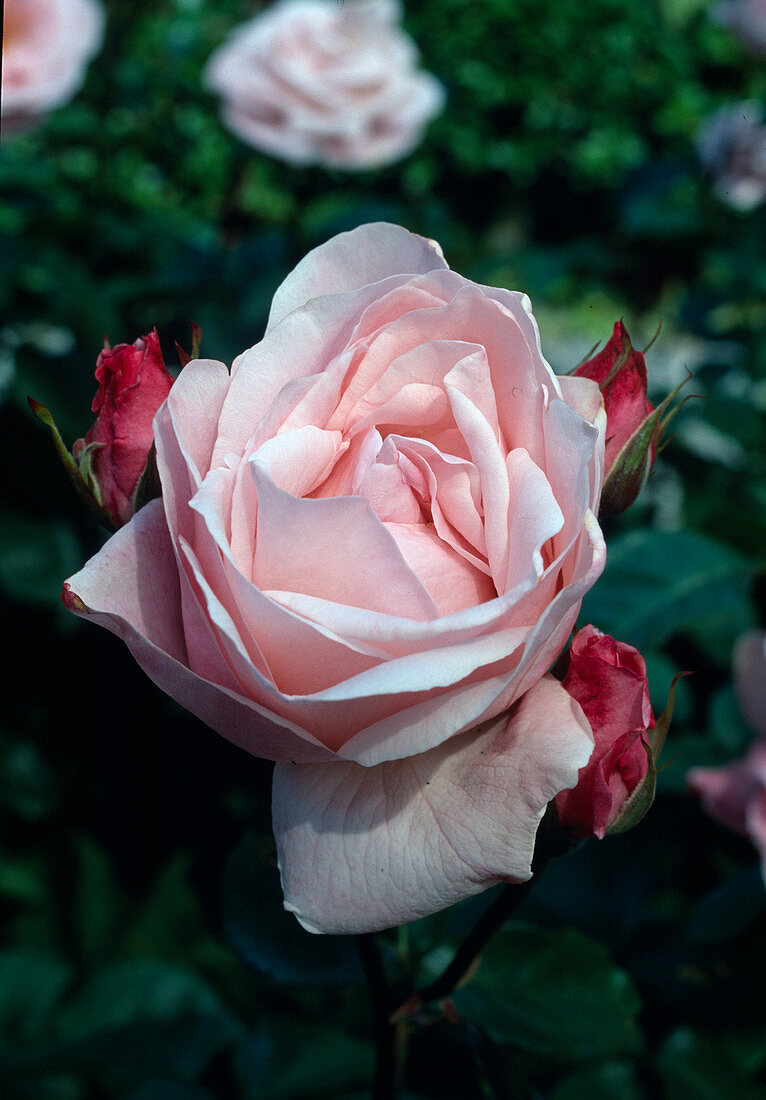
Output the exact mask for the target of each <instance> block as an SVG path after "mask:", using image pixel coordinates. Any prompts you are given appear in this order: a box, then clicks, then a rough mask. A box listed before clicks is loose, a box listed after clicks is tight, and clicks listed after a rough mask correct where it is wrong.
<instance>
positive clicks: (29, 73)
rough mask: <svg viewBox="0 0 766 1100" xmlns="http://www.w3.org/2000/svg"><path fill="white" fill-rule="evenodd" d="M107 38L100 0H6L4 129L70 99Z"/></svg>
mask: <svg viewBox="0 0 766 1100" xmlns="http://www.w3.org/2000/svg"><path fill="white" fill-rule="evenodd" d="M103 37H104V9H103V8H102V7H101V4H99V3H98V2H97V0H6V2H5V11H4V15H3V79H2V110H1V113H2V120H3V132H4V133H5V134H8V133H17V132H18V131H20V130H24V129H26V128H27V127H28V126H31V125H32V124H33V123H34V122H36V121H37V120H38V118H39V117H40V116H41V115H43V114H44V113H45V112H46V111H49V110H51V108H53V107H58V106H59V105H60V104H62V103H66V101H67V100H69V99H71V98H72V96H73V95H74V94H75V93H76V92H77V91H78V90H79V88H80V86H81V85H82V83H83V80H84V79H85V66H86V65H87V63H88V62H89V61H90V60H91V58H92V57H94V56H95V54H96V53H98V51H99V49H100V48H101V43H102V41H103Z"/></svg>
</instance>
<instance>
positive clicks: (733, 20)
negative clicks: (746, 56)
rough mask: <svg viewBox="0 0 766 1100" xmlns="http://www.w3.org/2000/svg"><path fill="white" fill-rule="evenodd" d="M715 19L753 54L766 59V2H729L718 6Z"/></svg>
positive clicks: (732, 0) (754, 0)
mask: <svg viewBox="0 0 766 1100" xmlns="http://www.w3.org/2000/svg"><path fill="white" fill-rule="evenodd" d="M713 18H714V19H715V20H716V21H717V22H719V23H722V24H723V26H724V27H728V29H729V30H730V31H731V32H732V34H734V35H735V36H736V37H737V38H738V39H739V40H740V42H741V43H742V45H743V46H746V47H747V48H748V49H750V50H752V51H753V53H756V54H761V55H762V56H764V57H766V0H727V2H725V3H723V4H716V6H715V7H714V8H713Z"/></svg>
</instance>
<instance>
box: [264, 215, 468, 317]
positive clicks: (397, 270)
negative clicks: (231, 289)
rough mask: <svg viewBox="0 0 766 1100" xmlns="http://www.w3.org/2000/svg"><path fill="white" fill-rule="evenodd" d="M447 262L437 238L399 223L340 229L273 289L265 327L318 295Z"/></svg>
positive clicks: (427, 269) (356, 286)
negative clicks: (428, 237)
mask: <svg viewBox="0 0 766 1100" xmlns="http://www.w3.org/2000/svg"><path fill="white" fill-rule="evenodd" d="M446 266H447V264H446V262H445V260H444V257H443V256H442V253H441V249H440V248H439V246H438V245H437V244H436V242H435V241H429V240H426V238H425V237H419V236H418V235H417V234H415V233H409V232H408V231H407V230H406V229H402V228H401V226H398V225H390V224H389V223H388V222H373V223H371V224H369V225H362V226H360V227H359V228H358V229H352V230H351V231H350V232H348V233H339V234H338V235H337V236H335V237H333V238H332V239H331V240H329V241H327V242H326V243H325V244H321V245H320V246H319V247H318V248H315V249H313V251H311V252H309V253H308V255H307V256H305V257H304V258H303V259H302V260H301V262H300V263H299V264H298V265H297V267H295V268H293V270H292V272H291V273H290V274H289V275H288V276H287V278H286V279H285V281H284V282H283V283H282V284H281V286H280V287H279V288H278V289H277V292H276V294H275V295H274V299H273V301H272V303H271V312H270V314H269V323H268V328H273V327H274V325H276V324H277V322H278V321H281V319H282V318H283V317H285V316H286V315H287V314H288V313H290V312H291V311H292V310H294V309H297V308H298V307H299V306H302V305H305V304H306V302H308V301H309V299H310V298H316V297H317V296H319V295H321V294H340V293H345V292H346V291H349V290H358V289H360V288H362V287H368V286H369V284H370V283H378V282H380V280H381V279H386V278H387V277H388V276H390V275H402V274H407V275H414V274H419V273H423V274H425V273H426V272H428V271H433V270H435V269H436V268H443V267H446ZM376 297H377V295H376Z"/></svg>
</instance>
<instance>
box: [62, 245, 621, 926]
mask: <svg viewBox="0 0 766 1100" xmlns="http://www.w3.org/2000/svg"><path fill="white" fill-rule="evenodd" d="M604 421H605V416H604V411H603V403H602V400H601V396H600V393H599V390H598V386H597V385H596V384H595V383H594V382H592V381H590V380H588V379H584V378H556V376H555V375H554V374H553V372H552V371H551V369H550V367H549V366H548V364H547V363H546V361H545V359H544V358H543V356H542V354H541V350H540V343H539V336H538V332H537V327H536V324H535V321H534V319H533V317H532V314H531V309H530V305H529V301H528V299H527V298H526V297H525V295H523V294H520V293H518V292H512V291H508V290H502V289H497V288H493V287H486V286H480V285H478V284H476V283H473V282H471V281H470V280H468V279H465V278H463V277H462V276H460V275H458V274H457V273H456V272H452V271H450V270H449V269H448V268H447V265H446V264H445V262H444V260H443V258H442V256H441V252H440V250H439V249H438V246H436V245H435V244H434V243H433V242H430V241H426V240H424V239H423V238H421V237H417V236H414V235H413V234H411V233H408V232H407V231H406V230H404V229H401V228H399V227H397V226H392V225H386V224H375V225H367V226H362V227H361V228H359V229H357V230H354V231H353V232H351V233H344V234H340V235H339V236H337V237H334V238H333V239H332V240H330V241H329V242H327V243H326V244H325V245H323V246H321V247H320V248H318V249H316V250H315V251H314V252H312V253H310V254H309V255H308V256H307V257H306V258H305V259H304V260H303V261H302V262H301V263H300V264H299V265H298V266H297V268H296V269H295V270H294V271H293V272H292V274H291V275H290V276H288V278H287V279H286V280H285V282H284V283H283V284H282V286H281V287H280V288H279V289H278V291H277V293H276V295H275V297H274V301H273V304H272V308H271V315H270V319H269V324H268V328H267V331H266V335H265V336H264V338H263V340H262V341H261V342H260V343H259V344H256V345H255V347H253V348H250V349H249V350H248V351H246V352H244V353H243V354H242V355H241V356H239V358H238V359H236V360H235V362H234V365H233V367H232V370H231V373H229V371H228V370H227V368H226V367H225V366H224V364H223V363H219V362H215V361H212V360H203V359H198V360H192V361H191V362H190V363H189V364H188V365H187V366H186V367H185V368H184V370H183V371H182V372H181V374H180V376H179V378H178V380H177V381H176V382H175V383H174V385H173V387H172V389H171V391H170V393H169V395H168V398H167V400H166V401H165V403H164V404H163V406H162V407H161V409H160V410H159V412H158V414H157V416H156V418H155V421H154V435H155V442H156V449H157V464H158V469H159V474H160V478H161V482H162V499H158V500H153V501H151V502H150V503H149V504H147V505H146V506H145V507H144V508H142V509H141V510H140V511H139V512H138V513H137V514H136V515H135V516H134V518H133V519H132V520H131V521H130V522H129V523H128V524H127V525H126V526H125V527H123V528H122V529H121V530H120V531H118V532H117V533H116V534H115V535H114V536H113V537H112V538H111V539H110V540H109V541H108V542H107V543H106V545H105V546H104V548H103V549H102V550H101V552H100V553H99V554H97V555H96V556H95V557H94V558H93V559H92V560H91V561H90V562H88V564H87V565H86V566H85V567H84V569H83V570H82V571H81V572H80V573H78V574H77V575H76V576H74V577H72V578H71V579H70V580H69V581H68V582H67V584H66V585H65V586H64V599H65V602H66V604H67V606H68V607H69V608H70V609H72V610H73V611H75V612H76V613H78V614H81V615H83V616H85V617H87V618H89V619H91V620H92V621H93V622H95V623H98V624H100V625H102V626H105V627H107V629H109V630H111V631H113V632H114V633H116V634H117V635H119V636H120V637H122V638H123V639H124V640H125V641H126V643H127V644H128V646H129V647H130V649H131V651H132V652H133V654H134V656H135V657H136V659H137V660H138V661H139V663H140V664H141V666H142V667H143V668H144V670H145V671H146V672H147V673H148V674H149V676H151V677H152V679H153V680H154V681H155V682H156V683H157V684H158V685H159V686H160V687H161V688H162V689H163V690H165V691H166V692H167V693H168V694H169V695H171V696H172V697H173V698H174V699H176V700H178V701H179V702H180V703H182V704H183V705H184V706H186V707H188V709H189V710H191V711H192V712H193V713H195V714H196V715H198V716H199V717H200V718H201V719H202V720H203V721H205V722H207V723H208V724H209V725H210V726H212V728H213V729H215V730H217V731H218V732H219V733H221V734H223V735H224V736H225V737H228V738H229V739H230V740H232V741H234V742H235V743H236V744H238V745H241V746H242V747H243V748H245V749H247V750H248V751H249V752H251V753H253V754H255V755H257V756H261V757H265V758H267V759H271V760H276V761H279V762H280V763H278V764H277V768H276V772H275V783H274V826H275V832H276V838H277V844H278V848H279V857H280V865H281V871H282V878H283V887H284V891H285V898H286V905H287V907H288V908H289V909H291V910H293V911H294V912H295V913H296V914H297V916H298V918H299V920H301V922H302V923H303V924H304V925H305V926H306V927H307V928H309V929H311V930H313V931H325V932H329V931H336V932H337V931H347V932H350V931H363V930H370V929H373V928H381V927H386V926H390V925H392V924H396V923H402V922H404V921H408V920H411V919H413V918H415V917H418V916H422V915H424V914H426V913H429V912H433V911H435V910H437V909H439V908H442V907H444V906H446V905H448V904H450V903H451V902H453V901H457V900H459V899H460V898H463V897H466V896H468V895H469V894H472V893H476V892H478V891H479V890H482V889H484V888H485V887H487V886H489V885H491V884H493V883H494V882H497V881H500V880H508V881H521V880H524V879H526V878H529V876H530V873H531V872H530V863H531V856H532V852H533V848H534V840H535V833H536V830H537V825H538V823H539V821H540V819H541V817H542V814H543V812H544V810H545V807H546V805H547V803H548V802H549V801H550V800H551V799H552V798H553V797H555V795H556V794H558V792H559V791H561V790H563V789H564V788H566V787H571V786H573V785H574V783H575V782H576V780H577V775H578V772H579V770H580V769H581V768H582V767H583V766H584V765H585V764H586V763H587V761H588V759H589V757H590V753H591V750H592V747H593V735H592V733H591V730H590V728H589V726H588V722H587V721H586V720H585V718H584V716H583V713H582V711H581V709H580V707H579V706H578V705H577V704H576V703H575V702H574V701H573V699H572V697H571V696H570V695H569V694H568V693H567V691H566V690H565V688H564V687H562V686H561V684H559V683H558V682H557V681H556V680H554V679H553V678H552V677H550V676H546V675H545V672H546V670H547V669H548V668H549V667H550V665H551V663H552V662H553V660H554V659H555V657H556V656H557V654H558V653H559V652H560V650H561V648H562V647H563V645H564V644H565V643H566V640H567V638H568V636H569V633H570V631H571V629H572V626H573V624H574V621H575V618H576V616H577V614H578V610H579V607H580V602H581V599H582V597H583V595H584V594H585V592H586V591H587V590H588V589H589V588H590V586H591V585H592V584H593V583H594V581H595V580H596V578H597V577H598V575H599V573H600V572H601V570H602V568H603V564H604V554H605V550H604V543H603V539H602V536H601V532H600V529H599V527H598V524H597V522H596V519H595V515H594V513H595V511H596V509H597V508H598V500H599V492H600V488H601V480H602V473H603V454H604ZM522 697H523V698H522ZM517 701H519V702H518V703H517ZM514 704H515V705H514ZM510 707H512V708H513V709H511V710H510V712H509V709H508V708H510ZM499 716H500V717H499ZM475 727H480V728H478V729H477V728H475ZM466 731H469V732H466Z"/></svg>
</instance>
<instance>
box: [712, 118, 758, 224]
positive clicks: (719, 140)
mask: <svg viewBox="0 0 766 1100" xmlns="http://www.w3.org/2000/svg"><path fill="white" fill-rule="evenodd" d="M762 116H763V112H762V109H761V106H760V104H759V103H757V102H755V101H753V100H747V101H746V102H743V103H735V104H733V105H731V106H726V107H721V108H720V109H719V110H717V111H716V112H715V113H714V114H712V115H711V116H710V117H709V118H707V119H706V120H705V121H704V122H703V124H702V126H701V127H700V129H699V132H698V134H697V151H698V153H699V158H700V161H701V162H702V166H703V167H704V168H705V170H706V171H707V172H709V174H710V176H711V177H712V180H713V190H714V191H715V193H716V195H717V196H718V198H719V199H720V200H721V202H724V203H726V204H727V206H731V207H733V208H734V209H735V210H741V211H745V212H746V211H748V210H754V209H755V208H756V207H757V206H760V204H761V203H762V202H763V200H764V198H766V126H764V125H763V123H762Z"/></svg>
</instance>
